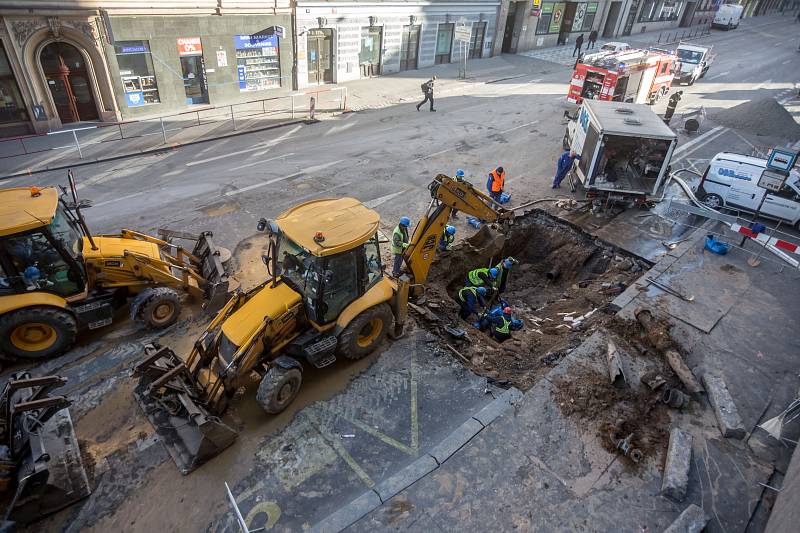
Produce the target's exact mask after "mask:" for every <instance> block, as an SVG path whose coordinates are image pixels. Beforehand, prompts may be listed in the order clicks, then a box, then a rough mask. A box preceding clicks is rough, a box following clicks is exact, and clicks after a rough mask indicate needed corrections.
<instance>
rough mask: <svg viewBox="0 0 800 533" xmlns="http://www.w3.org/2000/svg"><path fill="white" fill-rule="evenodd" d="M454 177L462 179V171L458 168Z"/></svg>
mask: <svg viewBox="0 0 800 533" xmlns="http://www.w3.org/2000/svg"><path fill="white" fill-rule="evenodd" d="M456 177H457V178H463V177H464V171H463V170H462V169H460V168H459V169H458V170H456Z"/></svg>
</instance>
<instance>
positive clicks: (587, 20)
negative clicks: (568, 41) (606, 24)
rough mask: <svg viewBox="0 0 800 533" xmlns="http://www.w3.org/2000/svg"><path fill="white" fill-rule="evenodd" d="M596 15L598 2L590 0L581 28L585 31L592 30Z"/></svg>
mask: <svg viewBox="0 0 800 533" xmlns="http://www.w3.org/2000/svg"><path fill="white" fill-rule="evenodd" d="M595 16H597V2H589V4H588V5H587V6H586V15H584V17H583V27H582V28H581V29H582V30H583V31H591V30H592V25H594V18H595ZM572 31H577V30H576V28H573V29H572Z"/></svg>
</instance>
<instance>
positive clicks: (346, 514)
mask: <svg viewBox="0 0 800 533" xmlns="http://www.w3.org/2000/svg"><path fill="white" fill-rule="evenodd" d="M521 399H522V392H521V391H520V390H519V389H517V388H515V387H511V388H510V389H508V390H507V391H505V392H504V393H503V394H501V395H500V396H499V397H498V398H495V399H494V401H492V402H491V403H489V405H487V406H486V407H484V408H483V409H481V410H480V411H478V412H477V413H476V414H475V415H473V416H471V417H470V418H468V419H467V420H466V421H465V422H464V423H463V424H461V425H460V426H459V427H458V428H456V429H455V430H454V431H453V432H452V433H450V435H448V436H447V437H445V438H444V439H443V440H442V441H441V442H440V443H439V444H437V445H436V446H434V447H433V448H432V449H431V450H430V451H428V452H426V453H425V454H424V455H422V456H420V457H419V459H417V460H416V461H414V462H413V463H411V464H410V465H408V466H406V467H405V468H403V469H402V470H400V471H399V472H397V473H395V474H393V475H392V476H390V477H388V478H386V479H384V480H383V481H381V482H380V483H378V484H377V485H376V486H375V488H373V489H370V490H368V491H366V492H365V493H363V494H362V495H360V496H359V497H358V498H356V499H355V500H353V501H351V502H350V503H348V504H347V505H345V506H343V507H341V508H339V509H338V510H336V511H335V512H333V513H331V514H330V515H328V516H327V517H325V518H323V519H322V520H320V521H319V522H317V523H316V524H314V526H313V527H311V528H310V529H309V531H310V532H312V533H338V532H339V531H342V530H344V529H347V528H348V527H350V526H351V525H353V524H355V523H356V522H358V521H359V520H361V519H362V518H363V517H365V516H366V515H368V514H369V513H371V512H372V511H374V510H375V509H377V508H378V507H380V506H381V505H383V504H384V503H386V502H387V501H388V500H389V499H391V498H392V497H393V496H395V495H396V494H398V493H400V492H401V491H403V490H405V489H407V488H408V487H410V486H411V485H413V484H414V483H416V482H417V481H419V480H420V479H422V478H424V477H425V476H427V475H428V474H430V473H431V472H433V471H434V470H436V469H437V468H439V467H440V466H441V465H442V464H443V463H444V462H445V461H447V459H449V458H450V457H452V456H453V455H454V454H455V453H456V452H457V451H458V450H460V449H461V448H462V447H464V445H465V444H467V443H468V442H469V441H471V440H472V439H473V438H474V437H475V435H477V434H478V433H480V432H481V431H483V430H484V429H485V428H486V427H487V426H488V425H489V424H491V423H492V422H493V421H494V420H495V419H497V418H498V417H499V416H500V415H502V414H503V413H505V412H506V411H507V410H508V409H509V408H511V406H513V405H515V404H516V403H518V402H519V401H520V400H521Z"/></svg>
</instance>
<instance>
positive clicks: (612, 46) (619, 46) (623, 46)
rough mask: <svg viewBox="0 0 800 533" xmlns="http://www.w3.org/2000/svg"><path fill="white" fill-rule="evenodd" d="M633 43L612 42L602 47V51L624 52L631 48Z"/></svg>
mask: <svg viewBox="0 0 800 533" xmlns="http://www.w3.org/2000/svg"><path fill="white" fill-rule="evenodd" d="M630 49H631V45H629V44H628V43H618V42H610V43H606V44H604V45H603V46H601V47H600V51H601V52H624V51H625V50H630Z"/></svg>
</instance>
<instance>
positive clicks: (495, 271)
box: [489, 267, 500, 278]
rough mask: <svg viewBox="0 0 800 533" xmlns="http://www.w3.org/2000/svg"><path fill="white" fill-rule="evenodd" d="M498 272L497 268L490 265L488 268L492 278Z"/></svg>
mask: <svg viewBox="0 0 800 533" xmlns="http://www.w3.org/2000/svg"><path fill="white" fill-rule="evenodd" d="M498 274H500V271H499V270H497V269H496V268H494V267H492V268H490V269H489V275H490V276H492V277H493V278H496V277H497V275H498Z"/></svg>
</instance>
